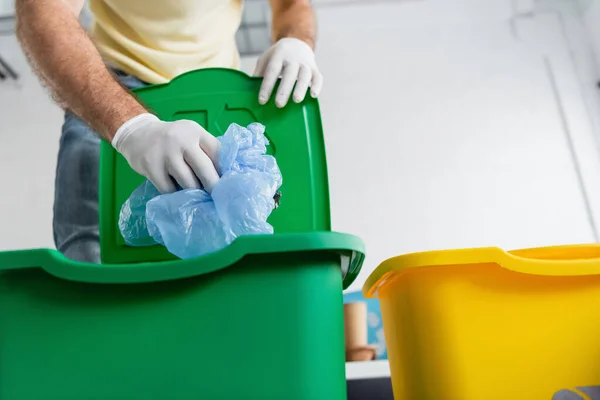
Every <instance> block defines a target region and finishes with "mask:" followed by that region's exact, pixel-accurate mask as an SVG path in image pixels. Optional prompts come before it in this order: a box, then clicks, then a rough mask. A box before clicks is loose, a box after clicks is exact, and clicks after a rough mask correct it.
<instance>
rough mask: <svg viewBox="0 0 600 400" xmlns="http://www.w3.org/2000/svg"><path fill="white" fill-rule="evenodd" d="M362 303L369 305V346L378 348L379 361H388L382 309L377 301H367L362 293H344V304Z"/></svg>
mask: <svg viewBox="0 0 600 400" xmlns="http://www.w3.org/2000/svg"><path fill="white" fill-rule="evenodd" d="M356 301H361V302H364V303H367V326H368V341H369V345H372V346H375V347H376V352H377V359H378V360H387V358H388V355H387V347H386V345H385V336H384V334H383V321H382V319H381V308H380V306H379V301H378V300H377V299H365V298H364V297H363V295H362V292H361V291H357V292H349V293H344V303H353V302H356Z"/></svg>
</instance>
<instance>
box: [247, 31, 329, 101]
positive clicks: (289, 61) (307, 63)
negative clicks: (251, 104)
mask: <svg viewBox="0 0 600 400" xmlns="http://www.w3.org/2000/svg"><path fill="white" fill-rule="evenodd" d="M254 75H255V76H263V77H264V80H263V83H262V85H261V87H260V92H259V94H258V102H259V103H260V104H265V103H266V102H267V101H269V98H270V97H271V94H272V93H273V87H274V86H275V83H276V82H277V78H279V76H281V83H280V85H279V89H278V90H277V95H276V97H275V104H276V105H277V107H284V106H285V105H286V104H287V102H288V100H289V98H290V94H292V89H293V88H294V83H295V84H296V88H295V89H294V95H293V98H294V102H296V103H300V102H301V101H302V100H304V97H305V96H306V91H307V90H308V87H309V86H310V88H311V90H310V94H311V96H312V97H317V96H318V95H319V93H320V92H321V87H322V85H323V76H322V75H321V73H320V72H319V68H317V63H316V61H315V53H314V52H313V50H312V49H311V48H310V46H309V45H308V44H307V43H306V42H304V41H302V40H300V39H294V38H284V39H280V40H279V41H278V42H277V43H275V44H274V45H273V46H271V48H269V49H268V50H267V51H265V53H264V54H263V55H262V56H261V57H260V58H259V59H258V63H257V64H256V69H255V70H254Z"/></svg>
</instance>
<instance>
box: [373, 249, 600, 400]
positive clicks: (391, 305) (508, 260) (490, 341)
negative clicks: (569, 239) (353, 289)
mask: <svg viewBox="0 0 600 400" xmlns="http://www.w3.org/2000/svg"><path fill="white" fill-rule="evenodd" d="M363 293H364V295H365V297H379V299H380V303H381V312H382V317H383V326H384V331H385V337H386V343H387V347H388V357H389V361H390V369H391V374H392V384H393V387H394V398H395V399H396V400H434V399H435V400H495V399H511V400H512V399H514V400H538V399H539V400H568V399H596V398H600V397H598V395H599V394H600V245H576V246H563V247H546V248H538V249H524V250H516V251H511V252H505V251H503V250H501V249H498V248H481V249H465V250H450V251H435V252H426V253H416V254H410V255H406V256H401V257H396V258H392V259H390V260H387V261H385V262H384V263H383V264H381V265H380V266H379V267H378V268H377V269H376V270H375V271H374V272H373V273H372V274H371V276H370V277H369V278H368V279H367V282H366V283H365V285H364V287H363Z"/></svg>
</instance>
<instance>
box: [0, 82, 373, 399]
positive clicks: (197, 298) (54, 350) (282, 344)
mask: <svg viewBox="0 0 600 400" xmlns="http://www.w3.org/2000/svg"><path fill="white" fill-rule="evenodd" d="M259 83H260V82H259V81H257V80H256V79H251V78H249V77H247V76H246V75H244V74H241V73H238V72H234V71H227V70H203V71H198V72H193V73H189V74H186V75H184V76H182V77H181V78H177V79H176V80H175V81H173V82H172V83H171V84H169V85H163V86H157V87H152V88H147V89H143V90H141V91H140V92H139V93H140V96H141V97H142V99H143V100H144V101H145V102H146V103H147V104H148V105H149V106H150V107H152V108H153V109H155V110H156V111H157V113H158V114H159V116H160V117H161V118H163V119H167V120H168V119H176V118H180V117H186V118H192V119H195V120H197V121H199V122H201V123H203V124H204V125H205V126H206V127H208V128H209V130H210V131H211V132H213V133H215V134H220V133H222V131H223V130H224V129H225V128H226V127H227V126H228V125H229V122H232V121H234V122H237V123H240V124H244V125H245V124H247V123H249V122H251V121H252V120H255V119H257V120H258V121H259V122H262V123H264V124H265V125H266V126H267V135H268V136H269V137H270V139H271V140H272V141H273V143H274V153H275V155H276V157H277V160H278V163H279V165H280V167H281V169H282V172H283V177H284V178H283V179H284V187H283V188H282V191H283V197H282V203H281V204H282V205H281V207H280V208H279V209H278V210H276V211H275V212H274V213H273V215H272V218H271V220H270V221H271V223H272V224H273V225H274V227H275V229H276V233H275V234H274V235H265V236H244V237H240V238H238V239H237V240H235V241H234V242H233V243H232V244H231V245H230V246H228V247H227V248H225V249H223V250H221V251H218V252H215V253H212V254H208V255H205V256H202V257H198V258H194V259H188V260H179V259H175V258H174V257H172V256H171V255H170V254H169V253H167V252H166V250H165V249H164V248H161V247H159V246H153V247H151V248H129V247H127V246H124V244H123V241H122V238H121V237H120V234H119V232H118V230H117V225H116V222H117V218H118V210H119V209H120V207H121V204H122V202H123V201H124V200H125V199H126V198H127V197H128V196H129V194H130V193H131V191H132V190H133V189H134V188H135V187H136V186H137V185H138V184H139V183H141V182H142V178H141V177H139V176H137V175H136V174H134V173H133V172H132V171H131V169H130V168H129V166H128V165H127V164H126V163H125V161H124V160H123V159H122V158H120V157H117V155H116V154H115V153H114V152H113V151H112V149H111V148H110V147H109V146H107V145H103V149H102V169H101V175H102V178H101V182H102V186H101V191H100V192H101V198H100V202H101V207H100V213H101V232H102V234H101V237H102V240H101V246H102V255H103V262H104V263H103V264H101V265H96V264H88V263H81V262H76V261H72V260H69V259H67V258H65V257H64V256H63V255H62V254H60V253H59V252H58V251H56V250H48V249H37V250H20V251H9V252H0V310H1V312H0V399H2V400H46V399H48V400H62V399H77V400H80V399H86V400H87V399H98V400H100V399H101V400H112V399H128V400H132V399H144V400H147V399H156V400H159V399H224V400H228V399H232V400H233V399H235V400H239V399H248V400H253V399H257V400H258V399H260V400H264V399H286V400H345V399H346V382H345V367H344V358H345V357H344V336H343V335H344V332H343V329H344V328H343V325H344V324H343V310H342V302H343V299H342V288H346V287H348V286H349V285H350V284H351V283H352V281H353V280H354V279H355V277H356V276H357V274H358V272H359V270H360V267H361V265H362V262H363V259H364V246H363V243H362V242H361V241H360V240H359V239H357V238H355V237H353V236H349V235H344V234H340V233H334V232H330V231H329V230H330V227H329V220H330V219H329V196H328V188H327V173H326V172H327V171H326V166H325V153H324V146H323V137H322V131H321V125H320V120H319V111H318V105H317V102H316V100H314V99H309V100H307V101H306V102H305V103H303V104H301V105H291V106H289V107H287V108H286V109H284V110H282V111H281V110H276V109H275V108H274V106H273V105H272V104H269V105H267V106H265V107H260V106H258V104H255V103H254V101H255V100H254V99H255V97H256V96H257V90H258V86H259ZM198 88H202V89H203V93H202V94H197V92H198V90H199V89H198ZM113 177H114V179H113ZM119 239H120V240H119ZM142 261H143V262H142Z"/></svg>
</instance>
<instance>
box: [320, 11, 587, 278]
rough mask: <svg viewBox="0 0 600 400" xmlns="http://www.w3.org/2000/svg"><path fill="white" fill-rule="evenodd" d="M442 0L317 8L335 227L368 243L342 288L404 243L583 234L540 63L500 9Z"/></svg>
mask: <svg viewBox="0 0 600 400" xmlns="http://www.w3.org/2000/svg"><path fill="white" fill-rule="evenodd" d="M453 3H454V4H456V2H453ZM444 4H447V2H442V1H438V2H436V1H433V0H431V1H428V2H427V1H425V2H414V3H406V4H381V5H378V6H371V7H347V8H335V9H334V8H331V9H321V10H320V11H319V20H320V24H319V27H320V41H319V55H320V63H321V67H322V69H323V72H324V74H325V76H326V87H325V91H324V93H323V96H322V110H323V118H324V122H325V128H326V134H327V138H328V155H329V163H330V176H331V190H332V198H333V199H332V200H333V202H332V210H333V219H334V227H335V228H336V229H337V230H340V231H345V232H351V233H355V234H357V235H359V236H361V237H362V238H363V239H364V240H365V241H366V243H367V247H368V259H367V263H366V265H365V268H364V272H363V274H362V275H361V277H360V278H359V280H358V281H357V283H356V284H355V285H354V286H353V288H358V287H360V285H361V283H362V281H363V280H364V279H365V278H366V276H367V274H368V272H369V271H370V270H372V268H373V267H375V266H376V265H377V263H378V262H379V261H381V260H383V259H385V258H387V257H390V256H394V255H398V254H401V253H405V252H413V251H421V250H428V249H436V248H454V247H472V246H485V245H498V246H502V247H507V248H514V247H527V246H537V245H553V244H566V243H575V242H588V241H593V240H594V232H593V231H592V228H591V225H590V222H589V214H588V213H587V212H586V207H585V203H584V197H583V195H582V191H581V187H580V185H579V182H578V176H577V174H576V170H575V164H574V160H573V157H572V154H571V152H570V151H569V146H568V141H567V139H568V134H569V133H570V134H573V135H577V134H578V133H579V132H567V130H566V129H565V123H566V122H565V121H564V120H563V119H561V115H560V107H561V105H560V104H559V103H558V101H559V99H557V94H556V93H555V90H557V88H555V87H553V85H552V81H551V78H552V76H550V72H551V71H549V70H548V65H547V62H545V59H544V58H543V57H542V55H541V54H540V53H539V52H538V51H537V50H533V49H532V48H531V47H530V46H527V43H526V41H525V40H524V39H522V38H518V37H517V35H516V33H515V29H516V28H515V26H514V24H511V21H510V19H509V15H502V14H486V13H485V12H483V11H484V10H481V11H482V13H481V14H480V15H476V16H475V15H472V14H469V13H468V12H467V11H468V10H465V14H463V15H460V14H455V15H452V18H448V19H447V20H445V19H444V18H440V17H439V16H438V17H435V15H436V13H435V11H436V5H437V6H441V7H442V8H443V7H444ZM448 8H451V7H448ZM429 16H431V18H429ZM359 21H362V22H360V23H359ZM358 26H360V29H356V28H357V27H358ZM555 45H556V46H561V45H563V43H560V42H557V43H555ZM560 72H561V73H563V75H564V74H567V75H568V74H572V73H573V71H560ZM568 78H569V77H568V76H567V78H566V79H567V80H568ZM558 79H559V80H560V81H561V82H562V81H564V79H565V77H564V76H560V77H559V78H558ZM558 95H559V96H560V94H558ZM570 100H572V99H570ZM584 113H585V110H584ZM580 118H585V116H582V117H580ZM584 133H587V132H584ZM596 155H597V154H596Z"/></svg>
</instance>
